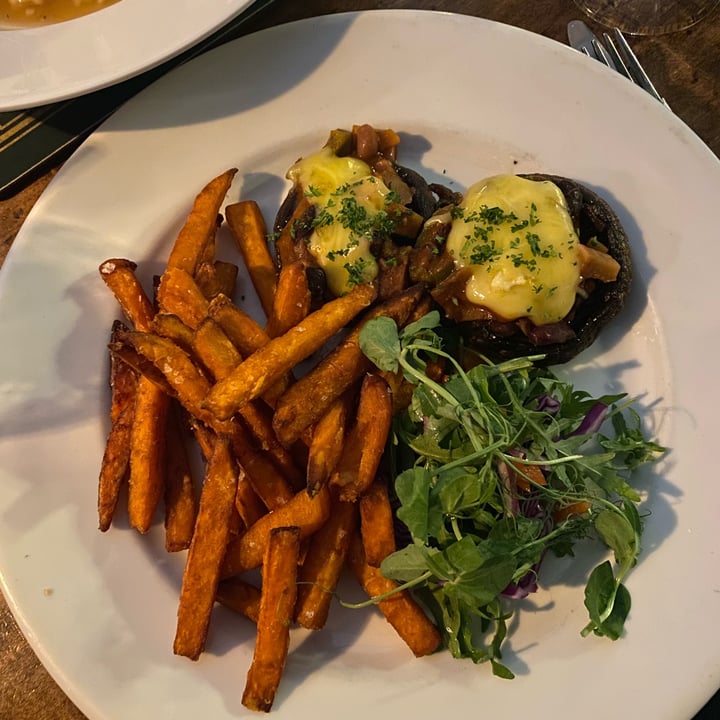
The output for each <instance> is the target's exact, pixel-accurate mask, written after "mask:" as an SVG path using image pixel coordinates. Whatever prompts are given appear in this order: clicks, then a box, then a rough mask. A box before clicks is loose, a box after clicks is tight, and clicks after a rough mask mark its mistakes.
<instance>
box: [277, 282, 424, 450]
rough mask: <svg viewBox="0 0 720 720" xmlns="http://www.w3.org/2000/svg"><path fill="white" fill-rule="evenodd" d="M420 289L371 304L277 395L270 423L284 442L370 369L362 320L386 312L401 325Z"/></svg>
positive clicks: (303, 427) (293, 436)
mask: <svg viewBox="0 0 720 720" xmlns="http://www.w3.org/2000/svg"><path fill="white" fill-rule="evenodd" d="M423 292H424V291H423V289H422V288H421V287H419V286H414V287H412V288H409V289H408V290H406V291H405V292H404V293H402V294H401V295H397V296H396V297H394V298H391V299H390V300H388V301H387V302H385V303H382V304H380V305H376V306H375V307H373V308H372V309H371V310H370V311H368V312H367V313H366V315H365V316H364V317H363V320H362V322H361V323H359V325H358V326H357V327H356V328H355V329H354V330H353V331H352V332H351V333H350V334H349V335H348V336H347V337H346V338H345V340H343V341H342V342H341V343H340V344H339V345H338V346H337V347H336V348H335V349H334V350H333V351H332V352H330V353H329V354H328V355H327V357H325V358H324V359H323V360H321V361H320V362H319V363H318V364H317V365H316V366H315V367H314V368H313V369H312V370H310V371H309V372H308V373H307V375H305V376H304V377H302V378H300V379H299V380H298V381H297V382H295V383H294V384H293V385H292V387H290V388H288V390H287V391H286V392H285V393H284V394H283V395H282V396H281V397H280V398H279V399H278V402H277V405H276V409H275V415H274V417H273V427H274V428H275V432H276V434H277V436H278V438H279V439H280V441H281V442H282V443H283V444H284V445H290V444H291V443H293V442H295V441H296V440H297V439H298V438H300V437H301V436H302V434H303V431H304V430H305V429H306V428H308V427H310V426H311V425H313V424H314V423H316V422H317V421H318V420H319V419H320V418H321V417H322V415H323V414H324V413H325V412H326V411H327V409H328V408H329V407H330V405H331V404H332V403H333V402H334V401H335V399H336V398H338V397H339V396H340V395H342V394H343V393H344V392H345V391H346V390H347V389H348V388H349V387H350V386H351V385H352V384H353V383H354V382H356V381H358V380H359V379H360V378H362V376H363V375H364V374H365V373H366V372H370V371H371V370H372V368H373V365H372V363H371V362H370V361H369V360H368V359H367V358H366V357H365V355H364V354H363V352H362V350H361V349H360V344H359V335H360V330H361V329H362V326H363V325H364V323H365V322H366V321H367V320H370V319H371V318H374V317H380V316H381V315H385V316H387V317H391V318H393V319H394V320H395V321H396V322H397V323H398V325H403V324H404V323H405V321H406V319H407V317H408V314H409V313H410V312H411V311H412V308H413V307H414V306H415V304H416V303H417V302H418V300H419V299H420V297H421V296H422V294H423Z"/></svg>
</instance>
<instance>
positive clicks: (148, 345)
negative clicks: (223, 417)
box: [112, 331, 231, 434]
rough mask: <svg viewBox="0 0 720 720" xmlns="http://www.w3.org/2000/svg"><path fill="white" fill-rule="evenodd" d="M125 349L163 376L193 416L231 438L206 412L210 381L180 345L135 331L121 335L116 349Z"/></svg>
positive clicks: (114, 346) (226, 428) (114, 345)
mask: <svg viewBox="0 0 720 720" xmlns="http://www.w3.org/2000/svg"><path fill="white" fill-rule="evenodd" d="M123 345H129V346H130V347H131V348H132V349H134V350H135V352H137V353H138V354H139V355H141V356H142V357H143V358H144V359H145V360H146V361H148V362H149V363H151V364H152V365H153V366H154V367H155V368H156V369H157V370H158V371H159V372H160V373H161V374H162V376H163V377H164V378H165V380H166V383H167V385H168V387H169V388H170V391H171V392H172V393H173V395H174V396H175V397H177V399H178V400H179V401H180V403H181V404H182V406H183V407H184V408H185V409H186V410H187V411H188V412H189V413H190V415H192V416H193V417H194V418H197V419H198V420H201V421H202V422H204V423H206V424H207V425H208V426H210V427H212V428H213V429H215V430H216V431H221V432H223V433H224V434H230V432H231V431H230V429H229V426H228V425H218V424H217V423H216V422H215V417H214V416H213V415H211V414H210V413H208V412H207V411H205V410H204V409H203V408H202V401H203V399H204V398H205V396H206V395H207V393H208V392H209V389H210V381H209V380H208V379H207V377H205V375H204V373H203V372H202V370H201V369H200V368H199V367H198V366H197V365H196V364H195V363H194V362H193V360H192V358H191V357H190V356H189V355H188V354H187V353H186V352H185V351H184V350H183V349H182V348H181V347H180V346H179V345H176V344H175V343H174V342H172V341H171V340H168V339H167V338H163V337H160V336H159V335H154V334H153V333H143V332H133V331H131V332H126V333H120V334H119V341H118V342H117V343H113V345H112V348H113V351H114V352H121V349H122V347H123ZM121 357H123V355H121Z"/></svg>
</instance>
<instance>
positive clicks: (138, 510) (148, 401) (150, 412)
mask: <svg viewBox="0 0 720 720" xmlns="http://www.w3.org/2000/svg"><path fill="white" fill-rule="evenodd" d="M169 405H170V398H169V397H168V396H167V395H166V394H165V392H164V391H163V390H162V389H160V388H159V387H158V386H157V385H155V383H154V382H152V380H148V379H147V378H146V377H144V376H142V377H140V378H139V380H138V389H137V401H136V403H135V415H134V417H133V424H132V431H131V433H130V478H129V480H128V519H129V521H130V525H131V526H132V527H134V528H136V529H137V530H139V531H140V532H141V533H146V532H147V531H148V530H150V526H151V525H152V522H153V519H154V517H155V512H156V510H157V507H158V504H159V502H160V499H161V498H162V496H163V492H164V489H165V474H166V467H165V444H166V428H167V414H168V407H169Z"/></svg>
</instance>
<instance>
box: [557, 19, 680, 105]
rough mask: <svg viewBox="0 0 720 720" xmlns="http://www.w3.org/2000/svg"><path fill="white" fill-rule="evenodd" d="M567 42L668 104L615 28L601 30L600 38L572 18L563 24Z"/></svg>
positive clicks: (623, 37)
mask: <svg viewBox="0 0 720 720" xmlns="http://www.w3.org/2000/svg"><path fill="white" fill-rule="evenodd" d="M567 33H568V41H569V43H570V46H571V47H573V48H574V49H575V50H579V51H580V52H582V53H584V54H585V55H588V56H589V57H591V58H594V59H595V60H598V61H599V62H601V63H603V65H607V66H608V67H609V68H612V69H613V70H615V71H617V72H619V73H620V74H621V75H624V76H625V77H626V78H627V79H628V80H630V81H631V82H634V83H635V84H636V85H639V86H640V87H641V88H643V89H644V90H647V92H649V93H650V94H651V95H652V96H653V97H654V98H656V99H657V100H659V101H660V102H661V103H662V104H663V105H665V107H667V108H668V109H669V108H670V106H669V105H668V104H667V102H665V99H664V98H663V97H662V95H660V93H659V92H658V91H657V89H656V88H655V86H654V85H653V83H652V81H651V80H650V78H649V77H648V76H647V73H646V72H645V70H644V69H643V67H642V65H640V62H639V61H638V59H637V57H636V55H635V53H634V52H633V51H632V48H631V47H630V45H628V42H627V40H626V39H625V36H624V35H623V34H622V33H621V32H620V30H618V29H617V28H614V29H613V35H612V36H610V34H609V33H606V32H605V33H603V35H602V37H603V41H602V42H600V40H599V39H598V37H597V36H596V35H595V34H594V33H593V32H592V30H590V28H589V27H588V26H587V25H586V24H585V23H584V22H583V21H582V20H572V21H570V22H569V23H568V27H567Z"/></svg>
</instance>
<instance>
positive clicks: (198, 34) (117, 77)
mask: <svg viewBox="0 0 720 720" xmlns="http://www.w3.org/2000/svg"><path fill="white" fill-rule="evenodd" d="M250 4H251V0H202V2H196V1H195V0H152V2H147V0H119V2H116V3H114V4H113V5H109V6H107V7H105V8H103V9H102V10H100V11H97V12H94V13H91V14H90V15H85V16H83V17H79V18H76V19H74V20H68V21H66V22H61V23H56V24H53V25H45V26H42V27H33V28H21V29H10V30H3V29H0V110H19V109H25V108H30V107H35V106H37V105H43V104H46V103H51V102H55V101H58V100H65V99H67V98H72V97H76V96H77V95H82V94H84V93H87V92H90V91H92V90H99V89H100V88H104V87H107V86H108V85H112V84H113V83H116V82H120V81H121V80H126V79H127V78H130V77H133V76H134V75H137V74H138V73H141V72H142V71H143V70H148V69H150V68H152V67H155V66H156V65H159V64H160V63H161V62H163V61H164V60H167V59H168V58H171V57H173V56H175V55H177V54H178V53H180V52H182V51H183V50H185V49H186V48H189V47H190V46H191V45H194V44H195V43H196V42H198V41H199V40H201V39H202V38H204V37H206V36H208V35H210V33H212V32H213V31H214V30H217V29H218V28H220V27H221V26H222V25H224V24H225V23H226V22H228V21H229V20H230V19H231V18H233V17H234V16H235V15H237V14H238V13H240V12H242V10H244V9H245V8H246V7H248V6H249V5H250Z"/></svg>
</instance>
